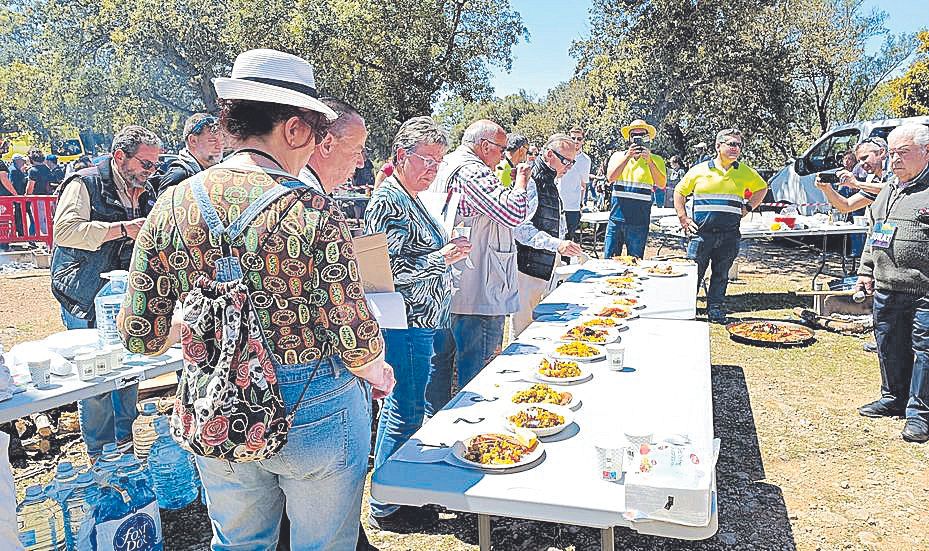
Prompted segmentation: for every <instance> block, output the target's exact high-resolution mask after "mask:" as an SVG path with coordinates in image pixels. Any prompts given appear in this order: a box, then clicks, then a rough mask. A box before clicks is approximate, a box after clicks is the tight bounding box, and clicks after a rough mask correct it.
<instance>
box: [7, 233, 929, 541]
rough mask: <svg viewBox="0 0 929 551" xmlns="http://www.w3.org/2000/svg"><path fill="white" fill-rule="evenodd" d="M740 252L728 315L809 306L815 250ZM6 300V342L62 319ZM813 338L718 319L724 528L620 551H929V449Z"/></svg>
mask: <svg viewBox="0 0 929 551" xmlns="http://www.w3.org/2000/svg"><path fill="white" fill-rule="evenodd" d="M653 252H654V251H652V253H653ZM663 252H664V253H667V252H669V251H668V249H667V248H666V249H665V250H664V251H663ZM746 256H747V258H748V259H749V262H748V263H745V264H743V270H742V275H741V279H742V280H741V281H740V282H738V283H736V284H733V285H731V286H730V288H729V294H730V296H731V297H732V300H731V306H732V309H733V311H734V316H736V317H738V316H742V315H745V316H749V315H750V316H753V317H756V316H757V317H771V318H788V317H790V316H791V314H790V310H791V309H792V308H793V307H794V306H797V305H802V304H807V302H806V300H804V299H798V298H797V297H796V296H795V295H793V294H792V291H794V290H797V289H801V288H808V286H809V282H810V274H811V273H812V272H811V270H812V269H813V268H814V263H813V262H812V261H811V255H810V254H809V253H805V252H802V251H800V250H797V249H795V248H783V247H779V246H776V245H768V244H759V245H754V246H752V247H751V248H750V249H749V250H748V251H746ZM801 259H802V260H801ZM0 297H3V298H2V299H0V315H2V316H3V317H2V318H0V319H2V320H3V323H4V327H5V328H4V329H2V339H3V343H4V344H5V345H6V346H8V347H9V346H10V345H11V344H13V343H15V342H20V341H22V340H26V339H28V338H38V337H41V336H44V335H45V334H48V333H51V332H53V331H57V330H59V329H60V322H59V321H58V315H57V304H56V303H55V302H54V299H52V298H51V295H50V294H49V292H48V277H47V274H46V275H40V276H36V277H27V278H20V279H11V278H9V277H0ZM698 304H699V305H700V306H702V304H703V299H702V298H701V299H699V302H698ZM816 338H817V340H816V342H815V343H814V344H812V345H811V346H809V347H807V348H800V349H790V350H774V349H763V348H755V347H750V346H745V345H741V344H737V343H735V342H733V341H731V340H730V339H729V338H728V336H727V334H726V333H725V329H724V328H723V327H721V326H713V328H712V332H711V344H712V360H713V366H714V367H713V394H714V413H715V425H716V435H717V436H718V437H720V438H721V439H722V443H723V444H722V452H721V456H720V462H719V466H718V486H719V510H720V515H719V518H720V530H719V534H718V535H717V536H716V537H714V538H711V539H709V540H706V541H702V542H681V541H672V540H664V539H661V538H654V537H646V536H639V535H637V534H635V533H633V532H631V531H629V530H617V548H618V549H751V550H754V549H803V550H806V549H811V550H812V549H823V550H832V549H886V550H895V551H896V550H901V549H905V550H910V549H929V530H927V529H926V521H927V519H929V469H927V468H926V465H927V462H929V446H926V445H916V444H908V443H906V442H903V440H901V439H900V436H899V432H900V430H901V429H902V426H903V422H902V421H900V420H895V419H866V418H864V417H860V416H858V414H857V413H856V411H855V408H856V407H857V406H859V405H861V404H863V403H865V402H868V401H870V400H872V399H874V398H875V397H876V396H877V392H878V387H879V383H880V376H879V373H878V367H877V358H876V356H875V355H874V354H868V353H866V352H864V351H863V350H862V349H861V345H862V343H863V342H864V341H863V340H861V339H858V338H854V337H848V336H841V335H836V334H831V333H828V332H825V331H817V335H816ZM190 513H191V514H186V515H184V516H181V515H175V514H171V515H166V518H165V535H166V539H167V548H168V549H179V548H180V549H205V543H204V542H206V541H208V535H207V532H208V530H209V526H208V523H207V521H206V519H205V518H204V515H203V512H202V510H200V509H196V510H194V511H191V512H190ZM198 530H199V531H200V533H199V534H197V535H194V534H196V532H197V531H198ZM369 534H370V537H371V540H372V543H374V544H375V545H377V546H378V547H379V548H380V549H383V550H385V551H387V550H395V551H399V550H406V549H415V550H423V551H425V550H438V549H441V550H445V551H456V550H473V549H476V548H477V545H476V544H477V525H476V520H475V517H474V516H473V515H468V514H455V513H448V514H443V520H442V521H441V522H440V523H439V524H438V525H437V526H436V527H434V528H432V529H430V530H429V531H428V532H427V533H414V534H394V533H372V532H371V531H369ZM192 536H193V537H192ZM197 536H199V537H197ZM174 538H176V539H174ZM493 538H494V543H495V548H496V549H503V550H506V551H512V550H533V551H535V550H543V551H544V550H552V549H554V550H568V549H575V550H586V549H598V548H599V532H598V531H596V530H592V529H588V528H577V527H571V526H563V525H555V524H549V523H540V522H534V521H525V520H519V519H496V520H495V521H494V533H493ZM191 540H194V541H191ZM179 541H183V542H184V543H183V544H180V545H178V542H179ZM172 542H174V543H172Z"/></svg>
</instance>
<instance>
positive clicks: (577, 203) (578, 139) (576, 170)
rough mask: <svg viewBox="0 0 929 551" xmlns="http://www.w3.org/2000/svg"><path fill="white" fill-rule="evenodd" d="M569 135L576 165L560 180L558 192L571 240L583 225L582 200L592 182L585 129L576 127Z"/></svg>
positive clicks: (568, 236)
mask: <svg viewBox="0 0 929 551" xmlns="http://www.w3.org/2000/svg"><path fill="white" fill-rule="evenodd" d="M568 135H569V136H571V139H572V140H574V145H575V147H577V156H576V157H575V158H574V165H573V166H572V167H571V169H570V170H568V171H567V172H565V174H564V176H562V177H561V180H560V181H559V182H558V194H559V195H560V196H561V203H562V205H563V206H564V217H565V223H566V224H567V226H568V233H567V235H566V237H567V238H568V239H569V240H571V241H577V229H578V227H580V225H581V201H582V200H583V198H584V196H585V195H586V192H587V185H588V184H589V183H590V157H588V156H587V154H586V153H584V152H583V151H582V149H583V148H584V130H583V129H582V128H578V127H574V128H572V129H571V130H569V131H568Z"/></svg>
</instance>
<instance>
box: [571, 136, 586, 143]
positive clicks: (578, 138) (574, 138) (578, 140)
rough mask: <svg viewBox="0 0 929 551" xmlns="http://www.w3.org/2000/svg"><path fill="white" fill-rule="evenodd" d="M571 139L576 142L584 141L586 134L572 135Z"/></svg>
mask: <svg viewBox="0 0 929 551" xmlns="http://www.w3.org/2000/svg"><path fill="white" fill-rule="evenodd" d="M571 139H572V140H574V141H576V142H582V141H584V136H571Z"/></svg>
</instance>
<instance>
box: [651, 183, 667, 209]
mask: <svg viewBox="0 0 929 551" xmlns="http://www.w3.org/2000/svg"><path fill="white" fill-rule="evenodd" d="M665 191H667V190H666V188H660V187H656V188H655V191H654V196H653V198H652V202H653V203H654V205H655V206H656V207H664V197H665Z"/></svg>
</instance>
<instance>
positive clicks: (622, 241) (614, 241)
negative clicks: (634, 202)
mask: <svg viewBox="0 0 929 551" xmlns="http://www.w3.org/2000/svg"><path fill="white" fill-rule="evenodd" d="M610 204H611V207H610V221H609V222H608V223H607V225H606V236H605V237H604V240H605V241H604V243H603V258H611V257H614V256H619V255H621V254H622V253H623V245H625V246H626V253H627V254H629V255H632V256H637V257H639V258H642V257H644V256H645V243H646V242H647V241H648V221H646V222H645V223H644V224H629V223H627V222H626V219H625V218H623V214H622V211H621V210H620V208H619V198H618V197H613V199H612V202H611V203H610Z"/></svg>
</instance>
